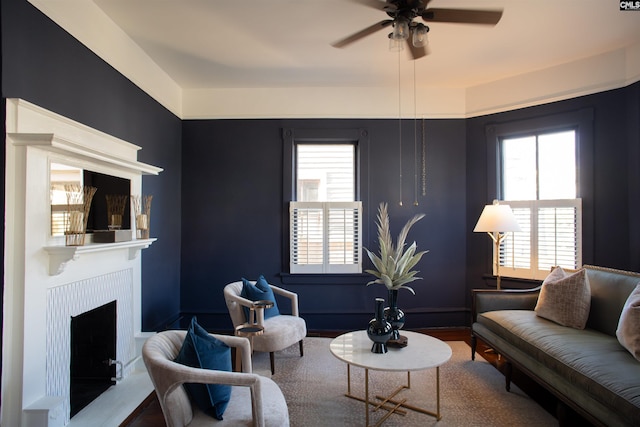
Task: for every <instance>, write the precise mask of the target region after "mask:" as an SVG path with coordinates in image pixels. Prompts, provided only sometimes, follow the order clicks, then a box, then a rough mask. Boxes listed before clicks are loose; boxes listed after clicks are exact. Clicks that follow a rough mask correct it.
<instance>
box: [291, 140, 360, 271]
mask: <svg viewBox="0 0 640 427" xmlns="http://www.w3.org/2000/svg"><path fill="white" fill-rule="evenodd" d="M282 140H283V180H282V183H283V189H282V212H283V215H282V219H283V221H282V227H283V233H282V239H283V240H282V273H281V275H282V276H283V281H284V282H285V283H286V280H284V278H286V277H287V276H295V277H296V280H298V281H297V282H296V283H301V282H300V280H299V279H300V278H304V277H306V278H307V279H309V281H311V282H314V281H316V280H317V278H321V280H322V282H323V283H324V282H327V281H331V280H332V278H333V279H334V280H335V281H336V283H338V282H340V283H344V282H345V278H348V277H353V278H355V280H357V281H360V280H361V278H360V276H362V275H363V274H364V273H362V272H360V273H291V266H290V233H291V229H290V221H289V203H290V202H291V201H295V200H296V191H297V189H296V175H295V174H296V163H295V156H296V145H297V144H353V145H354V147H355V153H354V154H355V157H354V162H355V165H354V166H355V194H354V201H356V202H361V204H362V208H361V215H360V221H361V224H360V242H361V243H360V246H361V248H362V247H363V246H364V244H365V242H367V241H368V228H369V227H368V226H367V225H365V224H369V223H370V221H369V220H370V218H369V214H368V212H369V209H368V201H367V197H366V195H367V194H368V191H369V189H368V182H369V168H368V161H367V160H368V156H369V133H368V131H367V130H366V129H363V128H345V129H332V128H327V129H309V128H283V129H282ZM360 258H361V259H362V254H361V255H360ZM303 281H304V280H303ZM347 281H348V280H347Z"/></svg>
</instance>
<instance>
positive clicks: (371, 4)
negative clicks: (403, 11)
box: [351, 0, 387, 10]
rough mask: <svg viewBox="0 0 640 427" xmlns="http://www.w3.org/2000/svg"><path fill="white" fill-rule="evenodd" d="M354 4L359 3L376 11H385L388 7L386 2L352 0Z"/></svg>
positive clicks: (380, 0)
mask: <svg viewBox="0 0 640 427" xmlns="http://www.w3.org/2000/svg"><path fill="white" fill-rule="evenodd" d="M351 2H353V3H359V4H361V5H363V6H368V7H372V8H374V9H378V10H383V9H384V8H385V6H387V2H386V1H385V0H351Z"/></svg>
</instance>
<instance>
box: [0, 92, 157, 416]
mask: <svg viewBox="0 0 640 427" xmlns="http://www.w3.org/2000/svg"><path fill="white" fill-rule="evenodd" d="M5 138H6V144H5V145H6V179H5V198H6V199H5V207H6V211H5V251H4V254H5V259H4V263H5V264H4V265H5V277H4V305H3V311H4V319H3V320H4V322H3V337H2V339H3V346H2V348H3V352H2V406H0V425H3V426H4V425H6V426H13V425H16V426H17V425H21V426H26V427H30V426H46V425H51V422H52V421H51V420H52V419H54V418H55V419H56V420H57V421H56V424H54V425H56V426H57V425H66V424H68V423H69V390H68V376H69V372H68V371H69V360H68V359H65V358H68V357H69V356H68V353H69V349H68V346H67V344H66V343H67V342H68V341H69V334H70V332H69V329H70V328H69V325H68V324H67V323H69V322H70V318H71V317H72V316H76V315H78V314H80V313H81V312H83V311H88V310H92V309H93V308H95V307H97V306H99V305H100V304H104V303H105V302H109V300H115V301H116V302H117V307H118V315H117V318H118V320H117V321H118V326H117V349H116V353H117V354H116V359H117V360H119V361H121V362H123V364H124V366H125V367H126V369H125V372H124V377H125V382H126V380H127V376H129V375H132V376H133V375H135V374H137V373H138V372H135V371H136V369H137V367H138V366H139V364H138V363H135V361H136V360H138V357H139V351H140V345H139V342H137V337H141V336H142V335H143V334H142V332H141V330H142V329H141V326H142V320H141V313H142V307H141V300H142V292H141V287H142V284H141V281H142V279H141V269H142V267H141V263H142V260H141V258H142V257H140V256H138V254H139V253H140V251H141V250H142V249H145V248H149V246H150V245H151V244H152V243H154V242H155V241H156V239H155V238H150V239H135V233H132V240H130V241H125V242H117V243H99V244H97V243H90V242H89V243H87V244H86V245H83V246H65V243H64V237H63V236H52V235H51V232H50V230H51V205H50V188H51V187H50V170H51V164H52V163H62V164H67V165H69V166H74V167H78V168H82V169H87V170H92V171H95V172H99V173H102V174H106V175H112V176H116V177H120V178H124V179H127V180H129V182H130V183H131V188H130V190H131V192H130V194H132V195H142V176H143V175H157V174H158V173H160V172H161V171H162V169H161V168H159V167H156V166H152V165H148V164H145V163H142V162H139V161H138V160H137V155H138V151H139V150H140V147H139V146H136V145H134V144H131V143H129V142H126V141H123V140H121V139H119V138H116V137H113V136H111V135H107V134H105V133H103V132H100V131H98V130H96V129H93V128H90V127H88V126H86V125H84V124H81V123H78V122H75V121H73V120H70V119H68V118H66V117H63V116H60V115H58V114H56V113H53V112H51V111H48V110H46V109H44V108H41V107H39V106H36V105H34V104H31V103H29V102H26V101H24V100H21V99H7V100H6V135H5ZM131 215H132V216H133V215H134V213H133V212H132V213H131ZM131 224H135V218H133V217H132V218H131ZM152 231H153V228H152ZM145 375H146V374H145ZM137 382H139V381H137ZM119 384H122V383H119ZM112 389H113V392H112V393H111V394H113V393H120V391H118V390H123V387H122V386H121V385H120V387H119V385H116V386H114V387H112ZM147 394H148V393H147ZM145 397H146V396H145ZM143 398H144V397H143ZM56 402H61V403H56ZM128 403H129V402H128ZM139 403H140V402H138V404H139ZM52 405H58V406H57V407H52ZM47 407H49V408H48V409H47ZM90 407H91V405H89V407H87V409H89V408H90ZM116 409H117V408H116ZM133 409H135V406H134V408H133ZM47 410H48V411H49V415H46V411H47ZM102 410H105V408H102ZM43 411H45V412H44V414H45V415H43V416H40V415H42V414H43ZM108 411H109V410H108V409H107V412H108ZM80 414H82V411H81V412H80ZM80 414H79V415H80ZM61 417H62V418H61ZM89 418H91V416H89ZM47 419H48V420H49V421H46V420H47ZM75 419H76V418H75V417H74V420H75ZM60 421H61V424H57V422H60ZM72 424H73V422H72Z"/></svg>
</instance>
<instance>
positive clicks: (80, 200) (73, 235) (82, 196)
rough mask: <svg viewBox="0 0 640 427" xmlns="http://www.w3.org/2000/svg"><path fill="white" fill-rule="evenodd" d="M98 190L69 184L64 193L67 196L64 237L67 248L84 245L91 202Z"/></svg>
mask: <svg viewBox="0 0 640 427" xmlns="http://www.w3.org/2000/svg"><path fill="white" fill-rule="evenodd" d="M96 190H97V188H95V187H89V186H82V185H78V184H67V185H65V186H64V191H65V194H66V196H67V215H66V217H65V224H64V235H65V244H66V245H67V246H82V245H84V237H85V234H86V232H87V220H88V219H89V210H91V201H92V200H93V195H94V194H96Z"/></svg>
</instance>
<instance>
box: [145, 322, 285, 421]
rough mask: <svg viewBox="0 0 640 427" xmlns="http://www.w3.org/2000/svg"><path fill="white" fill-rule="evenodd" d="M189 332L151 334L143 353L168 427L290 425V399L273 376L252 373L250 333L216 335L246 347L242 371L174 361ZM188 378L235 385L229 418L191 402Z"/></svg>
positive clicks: (228, 413)
mask: <svg viewBox="0 0 640 427" xmlns="http://www.w3.org/2000/svg"><path fill="white" fill-rule="evenodd" d="M185 335H186V331H164V332H159V333H158V334H156V335H153V336H151V337H150V338H149V339H147V341H146V342H145V344H144V346H143V348H142V358H143V360H144V363H145V365H146V367H147V371H148V372H149V376H150V377H151V381H152V382H153V385H154V388H155V390H156V394H157V395H158V400H159V401H160V406H161V408H162V412H163V414H164V418H165V421H166V423H167V427H183V426H189V427H198V426H257V427H268V426H273V427H280V426H288V425H289V411H288V408H287V403H286V401H285V399H284V396H283V395H282V391H281V390H280V388H279V387H278V385H277V384H276V383H275V382H273V380H271V379H270V378H265V377H263V376H260V375H257V374H254V373H252V372H251V363H250V362H251V348H250V346H249V341H248V339H247V338H244V337H234V336H226V335H215V334H212V335H213V336H214V337H216V338H217V339H219V340H220V341H223V342H224V343H226V344H227V345H228V346H229V347H235V348H236V351H240V352H241V357H242V362H243V363H242V371H243V372H227V371H216V370H210V369H199V368H191V367H188V366H185V365H181V364H179V363H176V362H174V359H175V358H176V357H177V356H178V353H179V352H180V348H181V347H182V343H183V341H184V338H185ZM184 383H203V384H228V385H231V386H233V387H232V390H231V399H230V400H229V404H228V406H227V408H226V410H225V412H224V417H223V418H224V419H223V420H221V421H219V420H216V419H214V418H212V417H210V416H209V415H207V414H205V413H204V412H202V411H200V410H199V409H198V408H197V407H196V406H195V405H193V406H192V405H191V402H190V400H189V397H188V395H187V392H186V391H185V389H184V387H183V386H182V385H183V384H184Z"/></svg>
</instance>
